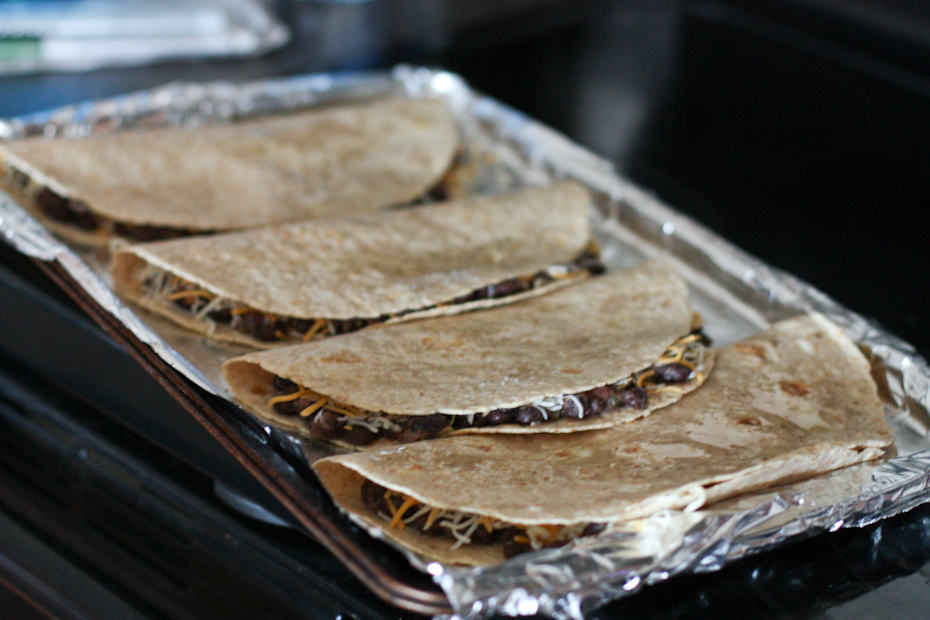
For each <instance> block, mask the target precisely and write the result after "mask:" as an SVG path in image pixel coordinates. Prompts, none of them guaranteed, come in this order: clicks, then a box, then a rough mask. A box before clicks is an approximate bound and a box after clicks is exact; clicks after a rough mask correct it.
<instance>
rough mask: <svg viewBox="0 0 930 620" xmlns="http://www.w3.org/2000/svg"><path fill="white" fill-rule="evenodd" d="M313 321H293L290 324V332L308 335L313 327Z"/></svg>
mask: <svg viewBox="0 0 930 620" xmlns="http://www.w3.org/2000/svg"><path fill="white" fill-rule="evenodd" d="M313 323H314V321H313V319H291V320H290V323H289V324H288V331H294V332H298V333H300V334H306V333H307V332H308V331H310V328H311V327H313Z"/></svg>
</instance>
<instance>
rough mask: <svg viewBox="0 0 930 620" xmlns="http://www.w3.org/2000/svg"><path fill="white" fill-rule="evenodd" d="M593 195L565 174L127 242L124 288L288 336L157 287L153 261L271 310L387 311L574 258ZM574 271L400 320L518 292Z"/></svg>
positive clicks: (175, 313) (245, 339)
mask: <svg viewBox="0 0 930 620" xmlns="http://www.w3.org/2000/svg"><path fill="white" fill-rule="evenodd" d="M588 203H589V196H588V193H587V191H586V190H585V189H584V188H583V187H582V186H580V185H578V184H577V183H573V182H563V183H558V184H556V185H553V186H548V187H541V188H530V189H525V190H522V191H519V192H513V193H508V194H499V195H495V196H486V197H479V198H466V199H462V200H456V201H452V202H448V203H443V204H438V205H429V206H425V207H418V208H411V209H403V210H398V211H392V212H388V213H368V214H362V215H358V216H355V217H351V218H338V219H335V218H334V219H326V220H315V221H311V222H301V223H296V224H285V225H279V226H274V227H268V228H262V229H255V230H249V231H244V232H240V233H230V234H226V235H218V236H213V237H191V238H187V239H176V240H172V241H160V242H155V243H146V244H140V245H135V246H130V247H127V248H123V249H122V250H120V251H119V252H117V254H116V256H115V259H114V262H113V278H114V283H115V285H116V290H117V292H118V293H120V294H121V295H123V296H124V297H127V298H128V299H130V300H132V301H134V302H136V303H138V304H140V305H143V306H144V307H146V308H148V309H149V310H152V311H154V312H157V313H159V314H162V315H164V316H167V317H168V318H170V319H172V320H173V321H175V322H177V323H180V324H181V325H183V326H185V327H187V328H189V329H194V330H197V331H200V332H203V333H209V334H210V335H211V336H212V337H214V338H217V339H221V340H231V341H236V342H242V343H245V344H249V345H252V346H257V347H268V346H269V344H270V345H276V344H277V345H278V346H279V345H280V343H263V342H261V341H259V340H256V339H255V338H253V337H251V336H248V335H246V334H243V333H242V332H240V331H237V330H235V329H233V328H231V327H229V326H227V325H222V324H217V325H215V326H214V325H212V321H210V320H209V319H208V318H204V319H200V320H198V319H197V318H196V317H195V316H194V315H193V314H192V313H190V312H185V311H184V310H181V309H180V308H178V307H177V306H175V305H174V304H171V303H170V302H159V301H157V300H155V299H152V297H151V296H146V295H145V294H144V292H143V282H142V279H143V276H144V273H145V271H146V267H147V265H152V266H155V267H158V268H161V269H164V270H165V271H168V272H171V273H173V274H175V275H178V276H180V277H181V278H184V279H185V280H187V281H189V282H193V283H195V284H197V285H198V286H200V287H202V288H204V289H206V290H208V291H210V292H212V293H214V294H215V295H218V296H220V297H224V298H227V299H229V300H231V301H233V302H239V303H242V304H245V305H247V306H250V307H252V308H254V309H256V310H260V311H262V312H269V313H274V314H278V315H281V316H285V317H293V318H298V319H316V318H323V319H353V318H377V317H379V316H381V315H386V314H392V313H397V312H402V311H409V310H414V309H418V308H428V307H429V306H435V305H437V304H439V303H443V302H449V301H451V300H452V299H455V298H456V297H459V296H462V295H465V294H468V293H470V292H471V291H474V290H477V289H480V288H482V287H485V286H488V285H491V284H495V283H497V282H502V281H504V280H507V279H510V278H515V277H518V276H528V275H532V274H533V273H536V272H537V271H540V270H542V269H545V268H547V267H549V266H551V265H555V264H564V263H568V262H570V261H571V260H573V259H574V258H576V257H577V256H578V255H579V254H580V253H581V252H582V251H583V250H584V249H585V246H586V245H587V244H588V243H589V242H590V240H591V227H590V223H589V220H588ZM576 277H577V276H576ZM571 280H572V279H571V278H566V279H562V280H554V281H552V282H551V283H548V284H544V285H541V286H539V287H537V288H535V289H531V290H529V291H526V292H524V293H520V294H516V295H511V296H507V297H502V298H498V299H483V300H478V301H472V302H468V303H463V304H448V305H443V306H441V307H437V308H433V309H431V310H423V311H420V312H414V313H410V314H406V315H404V316H402V317H399V318H398V319H396V321H401V320H402V321H407V320H411V319H415V318H419V317H422V316H430V315H433V316H435V315H445V314H454V313H459V312H464V311H467V310H471V309H475V308H482V307H490V306H495V305H500V304H505V303H510V302H513V301H516V300H518V299H521V298H525V297H530V296H534V295H539V294H541V293H544V292H546V291H548V290H554V289H555V288H558V287H560V286H564V285H566V284H570V283H571Z"/></svg>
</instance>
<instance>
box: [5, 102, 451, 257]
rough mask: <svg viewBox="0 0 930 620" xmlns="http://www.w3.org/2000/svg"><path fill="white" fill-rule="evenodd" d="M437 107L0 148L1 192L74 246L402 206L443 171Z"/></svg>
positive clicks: (443, 137) (442, 113)
mask: <svg viewBox="0 0 930 620" xmlns="http://www.w3.org/2000/svg"><path fill="white" fill-rule="evenodd" d="M457 148H458V133H457V129H456V127H455V122H454V120H453V118H452V116H451V113H450V112H449V110H448V108H447V106H446V105H445V104H444V103H443V102H441V101H438V100H425V99H417V100H414V99H387V100H379V101H375V102H373V103H372V102H370V103H364V104H357V105H345V106H339V107H327V108H323V109H318V110H310V111H304V112H296V113H293V114H287V115H277V116H267V117H262V118H258V119H255V120H244V121H241V122H236V123H232V124H227V125H211V126H205V127H197V128H193V129H192V128H160V129H133V130H127V131H118V132H112V133H101V134H95V135H92V136H87V137H81V138H73V139H66V138H54V139H50V138H28V139H24V140H13V141H8V142H4V143H0V186H2V187H4V188H5V189H7V190H8V191H10V192H11V193H12V194H13V195H14V197H16V198H17V199H18V200H20V201H21V202H22V203H23V206H25V207H26V208H28V209H30V210H32V211H33V212H34V213H35V214H36V215H37V216H39V217H40V218H41V219H42V220H43V221H44V223H46V224H47V225H49V227H50V228H51V229H52V230H54V231H55V232H57V233H60V234H61V235H63V236H66V237H68V238H70V239H72V240H75V241H78V242H81V243H92V244H103V243H106V242H107V241H108V240H109V239H110V237H112V236H118V237H124V238H129V239H135V240H153V239H164V238H170V237H177V236H180V235H187V234H193V233H204V232H214V231H223V230H233V229H241V228H250V227H255V226H264V225H268V224H275V223H279V222H292V221H297V220H305V219H310V218H317V217H325V216H335V215H347V214H350V213H358V212H363V211H370V210H374V209H377V208H380V207H387V206H390V205H395V204H402V203H406V202H408V201H410V200H412V199H414V198H416V197H418V196H420V195H422V194H423V193H425V192H426V191H427V190H429V189H430V187H431V186H433V185H434V184H436V183H437V182H438V181H439V180H440V179H441V178H442V176H443V174H444V173H445V172H446V170H447V169H448V168H449V165H450V163H451V162H452V160H453V157H454V155H455V153H456V150H457Z"/></svg>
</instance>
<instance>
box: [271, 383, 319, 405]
mask: <svg viewBox="0 0 930 620" xmlns="http://www.w3.org/2000/svg"><path fill="white" fill-rule="evenodd" d="M309 393H310V390H308V389H307V388H305V387H301V388H299V389H298V390H297V391H296V392H292V393H290V394H282V395H281V396H275V397H274V398H271V399H269V400H268V406H269V407H274V406H275V405H277V404H278V403H287V402H290V401H292V400H297V399H298V398H300V397H301V396H304V395H306V394H309Z"/></svg>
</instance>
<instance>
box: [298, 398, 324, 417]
mask: <svg viewBox="0 0 930 620" xmlns="http://www.w3.org/2000/svg"><path fill="white" fill-rule="evenodd" d="M328 402H329V399H328V398H326V397H325V396H324V397H323V398H321V399H320V400H318V401H316V402H315V403H313V404H312V405H310V406H309V407H306V408H304V409H302V410H301V411H300V414H299V415H300V417H302V418H306V417H309V416H311V415H313V414H314V413H316V412H317V411H318V410H319V409H321V408H322V407H323V406H325V405H326V403H328Z"/></svg>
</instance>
